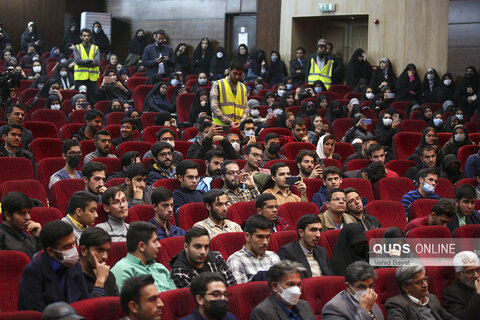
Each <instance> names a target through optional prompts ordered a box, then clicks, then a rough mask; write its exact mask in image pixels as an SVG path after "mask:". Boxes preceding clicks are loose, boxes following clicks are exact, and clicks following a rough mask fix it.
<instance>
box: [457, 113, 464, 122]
mask: <svg viewBox="0 0 480 320" xmlns="http://www.w3.org/2000/svg"><path fill="white" fill-rule="evenodd" d="M455 117H457V119H458V120H460V121H462V120H463V114H456V115H455Z"/></svg>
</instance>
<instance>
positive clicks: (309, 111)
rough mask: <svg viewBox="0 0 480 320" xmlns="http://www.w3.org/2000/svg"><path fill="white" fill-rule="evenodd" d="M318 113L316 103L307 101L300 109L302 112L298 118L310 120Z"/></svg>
mask: <svg viewBox="0 0 480 320" xmlns="http://www.w3.org/2000/svg"><path fill="white" fill-rule="evenodd" d="M316 112H317V109H316V108H315V103H313V102H312V101H309V100H307V101H305V102H304V103H303V104H302V108H301V109H300V112H299V113H298V114H297V117H298V118H309V117H311V116H313V115H315V113H316Z"/></svg>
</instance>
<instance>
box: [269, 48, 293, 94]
mask: <svg viewBox="0 0 480 320" xmlns="http://www.w3.org/2000/svg"><path fill="white" fill-rule="evenodd" d="M287 76H288V74H287V67H286V66H285V63H284V62H283V61H282V58H281V56H280V53H279V52H278V51H276V50H273V51H272V52H271V53H270V70H269V72H268V78H269V81H268V85H269V86H270V87H271V88H272V87H273V86H274V85H275V84H276V83H280V82H285V79H286V78H287Z"/></svg>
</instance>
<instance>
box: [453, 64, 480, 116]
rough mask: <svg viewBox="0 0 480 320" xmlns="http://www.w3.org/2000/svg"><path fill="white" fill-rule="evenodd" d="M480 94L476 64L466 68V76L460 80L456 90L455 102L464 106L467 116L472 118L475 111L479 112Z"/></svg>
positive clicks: (479, 79) (479, 80)
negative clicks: (479, 97) (479, 96)
mask: <svg viewBox="0 0 480 320" xmlns="http://www.w3.org/2000/svg"><path fill="white" fill-rule="evenodd" d="M479 94H480V78H479V77H478V74H477V70H476V69H475V67H474V66H468V67H467V68H466V69H465V76H464V78H463V79H462V80H461V81H460V83H459V84H458V86H457V89H456V91H455V103H456V104H457V105H460V106H463V107H464V111H465V118H466V119H470V117H471V116H472V115H473V114H474V113H478V112H479V111H478V108H477V107H478V101H479V99H478V95H479Z"/></svg>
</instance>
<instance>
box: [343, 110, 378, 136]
mask: <svg viewBox="0 0 480 320" xmlns="http://www.w3.org/2000/svg"><path fill="white" fill-rule="evenodd" d="M368 120H370V123H371V119H367V117H366V116H364V115H360V116H357V117H355V118H354V119H353V126H352V127H351V128H350V129H348V130H347V132H346V133H345V136H344V137H343V138H342V142H348V143H352V141H353V140H355V139H361V140H362V141H363V140H365V139H366V138H371V137H373V134H371V133H370V131H368V130H367V129H368V124H367V122H368Z"/></svg>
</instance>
